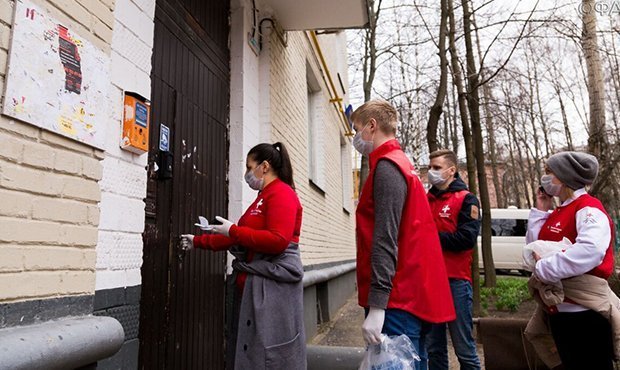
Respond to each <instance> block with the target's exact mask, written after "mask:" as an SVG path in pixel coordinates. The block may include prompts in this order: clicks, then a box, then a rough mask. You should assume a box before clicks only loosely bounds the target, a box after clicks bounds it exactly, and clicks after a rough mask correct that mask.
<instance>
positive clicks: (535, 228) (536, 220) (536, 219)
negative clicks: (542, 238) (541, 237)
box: [525, 208, 550, 244]
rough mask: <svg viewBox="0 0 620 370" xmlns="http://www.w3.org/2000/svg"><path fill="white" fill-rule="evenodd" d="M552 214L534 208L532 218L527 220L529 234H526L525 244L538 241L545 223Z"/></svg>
mask: <svg viewBox="0 0 620 370" xmlns="http://www.w3.org/2000/svg"><path fill="white" fill-rule="evenodd" d="M549 215H550V213H549V212H545V211H541V210H539V209H537V208H532V210H531V211H530V216H529V217H528V219H527V234H525V243H527V244H530V243H531V242H534V241H536V240H538V233H540V229H542V227H543V225H544V224H545V221H547V219H548V218H549Z"/></svg>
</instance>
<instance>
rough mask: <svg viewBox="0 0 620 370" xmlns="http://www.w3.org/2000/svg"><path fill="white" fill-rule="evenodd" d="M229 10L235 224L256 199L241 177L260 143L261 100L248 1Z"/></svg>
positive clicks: (231, 206)
mask: <svg viewBox="0 0 620 370" xmlns="http://www.w3.org/2000/svg"><path fill="white" fill-rule="evenodd" d="M230 11H231V22H232V23H231V35H230V40H231V49H230V57H231V64H230V66H231V73H230V76H231V81H230V135H229V137H230V153H229V155H230V156H229V160H230V164H229V177H228V178H229V179H230V180H229V203H228V215H229V217H230V218H231V219H232V220H235V221H236V220H238V219H239V217H241V215H242V214H243V213H244V212H245V209H246V208H247V207H248V206H249V205H250V204H251V203H252V201H254V199H255V197H256V192H255V191H253V190H251V189H250V188H249V187H248V186H247V185H246V183H245V181H244V180H243V175H244V173H245V158H246V154H247V153H248V152H249V151H250V149H251V148H252V147H253V146H254V145H256V144H258V143H260V142H261V138H260V133H261V131H262V130H261V127H260V123H259V116H260V115H259V101H261V100H262V98H263V97H262V96H261V90H260V82H259V81H260V78H259V58H258V57H257V56H256V55H255V54H254V52H253V51H252V50H251V49H250V47H249V46H248V42H247V37H248V36H247V35H248V32H251V30H252V18H251V17H252V2H251V1H250V0H235V1H232V2H231V9H230ZM261 67H262V66H261ZM261 107H262V106H261Z"/></svg>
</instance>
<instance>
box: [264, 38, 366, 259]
mask: <svg viewBox="0 0 620 370" xmlns="http://www.w3.org/2000/svg"><path fill="white" fill-rule="evenodd" d="M319 43H320V44H321V47H322V48H323V49H324V51H325V50H327V51H329V53H328V54H327V55H326V58H327V63H328V66H329V68H330V71H331V73H332V77H333V78H334V79H335V81H334V82H335V83H336V84H338V82H337V77H336V72H337V68H338V66H340V65H341V64H342V63H341V61H340V62H339V61H338V60H337V59H338V58H339V57H340V56H339V51H340V50H342V51H343V49H342V48H345V47H346V43H345V42H344V35H325V36H320V37H319ZM270 55H271V81H270V86H271V90H270V94H271V102H270V111H271V122H272V129H271V141H274V142H275V141H283V142H284V143H286V144H287V145H288V148H289V153H290V155H291V161H292V162H293V168H294V173H295V182H296V186H297V192H298V194H299V196H300V199H301V202H302V204H303V206H304V220H303V226H302V234H301V244H302V246H301V251H302V259H303V262H304V265H313V264H321V263H327V262H336V261H342V260H350V259H354V258H355V236H354V230H355V223H354V215H352V214H349V213H347V212H345V211H344V210H343V193H342V192H343V188H344V186H345V184H347V182H348V183H349V184H350V181H347V180H346V179H343V176H342V169H341V158H342V157H343V156H342V155H341V146H340V143H341V138H342V137H343V129H342V124H341V123H340V122H339V118H338V114H337V111H336V110H335V109H334V107H333V105H332V104H331V103H329V93H328V90H327V86H326V84H325V82H324V80H323V78H322V76H321V74H320V73H321V72H320V71H321V70H322V68H320V66H319V65H318V62H317V59H316V57H315V56H314V51H313V50H312V45H311V43H310V39H309V38H308V36H307V35H306V33H304V32H289V33H288V46H287V47H284V46H283V45H282V44H281V43H280V42H279V41H278V40H277V38H276V37H275V36H272V37H271V40H270ZM306 63H309V64H310V65H311V67H312V69H313V70H314V71H317V73H316V77H317V79H318V80H319V83H320V84H321V99H318V100H319V102H318V104H319V108H318V110H319V111H321V112H322V113H321V116H322V118H323V119H322V120H321V121H320V122H319V123H320V125H322V127H320V128H319V130H322V135H321V137H322V144H323V153H322V155H320V158H318V159H319V160H320V161H321V162H322V164H323V166H320V170H321V171H324V177H325V184H326V185H325V189H324V190H325V193H324V194H322V193H321V192H320V191H318V190H317V189H316V188H315V187H314V186H312V185H311V184H310V182H309V176H308V174H309V169H308V158H307V157H308V135H307V132H308V127H307V117H308V115H307V91H308V87H307V80H306ZM345 65H346V63H345ZM340 72H341V75H343V74H344V75H346V70H345V71H344V73H343V71H340ZM345 82H346V80H345ZM344 142H345V143H346V149H345V150H347V151H349V152H350V150H351V144H350V140H349V139H344ZM345 166H346V168H347V172H348V173H350V163H349V161H347V163H346V164H345ZM348 186H350V185H348Z"/></svg>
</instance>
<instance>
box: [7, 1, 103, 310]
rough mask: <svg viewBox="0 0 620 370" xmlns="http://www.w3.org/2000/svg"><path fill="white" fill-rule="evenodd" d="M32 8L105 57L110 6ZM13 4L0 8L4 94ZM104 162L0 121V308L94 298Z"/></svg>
mask: <svg viewBox="0 0 620 370" xmlns="http://www.w3.org/2000/svg"><path fill="white" fill-rule="evenodd" d="M36 3H37V5H39V6H40V7H42V8H44V9H46V10H47V11H49V14H50V15H51V16H53V17H55V18H57V19H58V20H59V21H61V22H62V23H64V24H66V25H68V26H69V27H70V28H71V29H74V30H75V31H76V32H77V33H78V34H79V35H80V36H82V37H84V38H87V39H88V40H89V41H90V42H92V43H93V44H95V45H96V46H98V47H99V48H101V49H102V50H103V51H104V52H105V53H109V52H110V43H111V41H112V27H113V23H114V18H113V16H112V14H113V13H112V8H113V7H114V1H109V0H108V1H99V0H79V1H75V0H62V1H61V0H52V1H48V2H44V1H37V2H36ZM14 5H15V4H14V2H13V1H9V0H1V1H0V90H1V91H2V92H4V79H5V74H6V67H7V66H6V63H7V55H8V47H9V39H10V29H11V24H12V23H13V8H14ZM3 98H4V97H3ZM101 119H102V120H103V121H105V122H101V124H105V125H108V124H110V122H111V121H110V117H102V118H101ZM102 158H103V152H101V151H99V150H96V149H93V148H91V147H88V146H85V145H83V144H80V143H78V142H76V141H72V140H69V139H66V138H63V137H61V136H58V135H56V134H53V133H50V132H47V131H43V130H41V129H39V128H37V127H34V126H31V125H28V124H25V123H22V122H18V121H15V120H12V119H9V118H8V117H4V116H0V285H1V286H2V287H3V288H2V289H1V290H0V302H3V303H4V302H14V301H20V300H25V299H35V298H46V297H61V296H66V295H81V294H93V293H94V289H95V259H96V254H95V251H96V249H95V246H96V244H97V227H98V225H99V221H100V214H99V213H100V212H99V206H98V203H99V201H100V200H101V192H100V189H99V185H98V184H97V182H98V180H100V179H101V176H102V166H101V164H100V160H101V159H102Z"/></svg>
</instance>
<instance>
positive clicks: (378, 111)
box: [351, 99, 398, 134]
mask: <svg viewBox="0 0 620 370" xmlns="http://www.w3.org/2000/svg"><path fill="white" fill-rule="evenodd" d="M371 118H374V119H375V121H377V124H378V125H379V129H380V130H381V131H383V132H384V133H386V134H396V126H397V123H398V112H396V108H394V107H393V106H392V104H390V103H388V102H387V101H385V100H380V99H376V100H370V101H367V102H366V103H364V104H362V105H361V106H360V107H359V108H357V109H356V110H355V111H354V112H353V114H352V115H351V121H353V122H356V121H360V122H361V123H362V124H364V125H365V124H366V123H367V122H368V121H369V120H370V119H371Z"/></svg>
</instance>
